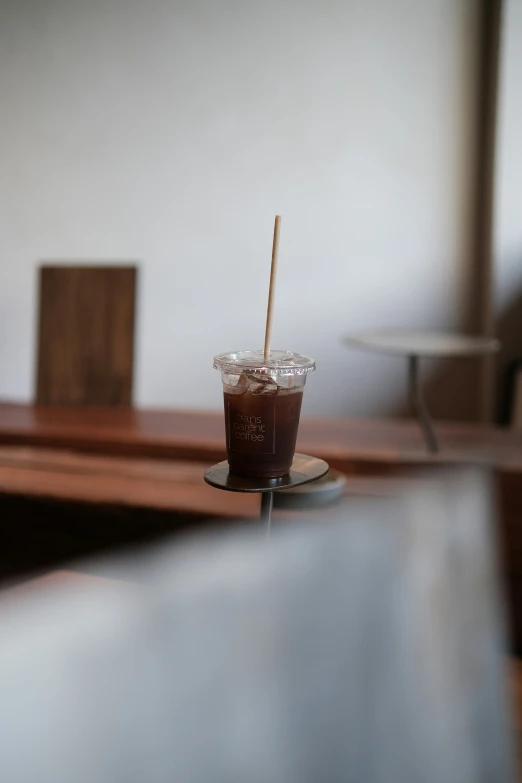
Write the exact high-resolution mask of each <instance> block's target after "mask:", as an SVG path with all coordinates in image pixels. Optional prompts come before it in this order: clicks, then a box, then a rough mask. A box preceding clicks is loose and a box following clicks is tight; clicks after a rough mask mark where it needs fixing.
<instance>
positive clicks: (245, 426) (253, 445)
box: [214, 351, 315, 478]
mask: <svg viewBox="0 0 522 783" xmlns="http://www.w3.org/2000/svg"><path fill="white" fill-rule="evenodd" d="M214 367H215V368H216V369H218V370H221V374H222V380H223V392H224V402H225V431H226V442H227V454H228V462H229V465H230V471H231V473H234V474H236V475H238V476H248V477H252V478H277V477H279V476H284V475H285V474H286V473H288V471H289V470H290V467H291V465H292V460H293V458H294V452H295V443H296V439H297V429H298V426H299V414H300V412H301V403H302V399H303V389H304V385H305V382H306V377H307V375H308V373H309V372H313V370H315V362H314V360H313V359H310V358H309V357H308V356H301V355H300V354H296V353H290V352H288V351H271V352H270V356H269V358H268V359H267V360H266V361H265V358H264V354H263V351H239V352H236V353H228V354H221V355H220V356H216V357H215V359H214Z"/></svg>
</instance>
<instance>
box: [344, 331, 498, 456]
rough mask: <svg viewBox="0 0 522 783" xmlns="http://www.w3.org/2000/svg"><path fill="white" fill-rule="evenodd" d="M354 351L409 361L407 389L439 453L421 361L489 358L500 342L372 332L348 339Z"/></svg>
mask: <svg viewBox="0 0 522 783" xmlns="http://www.w3.org/2000/svg"><path fill="white" fill-rule="evenodd" d="M344 341H345V343H347V344H348V345H351V346H352V347H353V348H361V349H362V350H365V351H376V352H377V353H382V354H388V355H392V356H402V357H404V358H406V359H407V361H408V388H409V395H410V400H411V404H412V407H413V410H414V411H415V414H416V416H417V418H418V420H419V424H420V428H421V430H422V433H423V435H424V439H425V441H426V445H427V447H428V451H430V452H432V453H436V452H437V451H438V450H439V444H438V442H437V438H436V437H435V432H434V430H433V425H432V422H431V418H430V414H429V411H428V408H427V407H426V403H425V402H424V398H423V396H422V390H421V386H420V381H419V361H420V359H421V358H432V359H442V358H444V359H449V358H457V357H460V358H463V357H471V356H487V355H488V354H492V353H495V352H496V351H498V349H499V348H500V343H499V341H498V340H495V339H493V338H490V337H471V336H468V335H463V334H446V333H437V332H396V331H386V332H371V333H370V332H369V333H367V334H359V335H353V336H349V337H346V338H345V340H344Z"/></svg>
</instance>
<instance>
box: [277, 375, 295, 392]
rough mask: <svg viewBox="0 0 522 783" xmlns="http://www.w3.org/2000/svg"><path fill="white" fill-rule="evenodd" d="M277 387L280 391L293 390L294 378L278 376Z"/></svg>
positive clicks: (291, 376)
mask: <svg viewBox="0 0 522 783" xmlns="http://www.w3.org/2000/svg"><path fill="white" fill-rule="evenodd" d="M277 385H278V386H279V387H280V388H281V389H293V388H294V386H295V377H294V376H293V375H279V376H278V378H277Z"/></svg>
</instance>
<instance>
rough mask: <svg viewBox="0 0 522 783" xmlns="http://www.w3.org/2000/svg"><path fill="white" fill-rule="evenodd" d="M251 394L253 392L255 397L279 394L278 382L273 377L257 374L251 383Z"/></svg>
mask: <svg viewBox="0 0 522 783" xmlns="http://www.w3.org/2000/svg"><path fill="white" fill-rule="evenodd" d="M250 394H253V395H254V397H260V396H261V395H262V396H263V397H264V396H269V395H271V394H277V383H276V382H275V381H274V379H273V378H270V377H268V376H262V375H257V376H256V378H255V380H253V381H251V383H250Z"/></svg>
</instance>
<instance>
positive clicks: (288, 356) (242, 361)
mask: <svg viewBox="0 0 522 783" xmlns="http://www.w3.org/2000/svg"><path fill="white" fill-rule="evenodd" d="M214 368H215V369H216V370H221V372H228V373H247V374H249V375H252V374H256V373H259V374H260V375H271V376H274V375H275V376H277V375H305V374H306V373H309V372H313V371H314V370H315V361H314V360H313V359H311V358H310V357H309V356H302V355H301V354H300V353H291V352H290V351H270V356H269V357H268V359H267V360H266V361H265V354H264V352H263V351H232V352H231V353H221V354H219V356H214Z"/></svg>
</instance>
